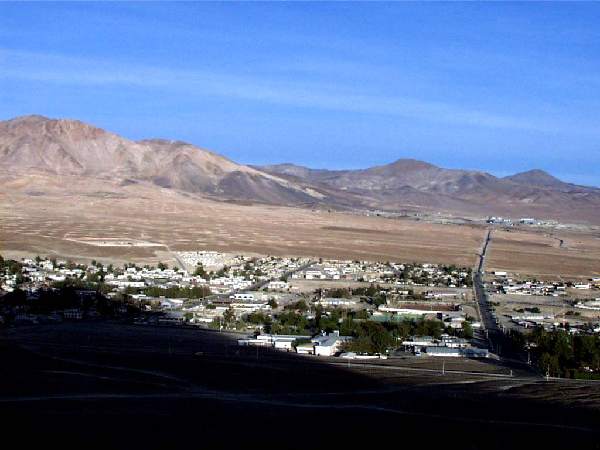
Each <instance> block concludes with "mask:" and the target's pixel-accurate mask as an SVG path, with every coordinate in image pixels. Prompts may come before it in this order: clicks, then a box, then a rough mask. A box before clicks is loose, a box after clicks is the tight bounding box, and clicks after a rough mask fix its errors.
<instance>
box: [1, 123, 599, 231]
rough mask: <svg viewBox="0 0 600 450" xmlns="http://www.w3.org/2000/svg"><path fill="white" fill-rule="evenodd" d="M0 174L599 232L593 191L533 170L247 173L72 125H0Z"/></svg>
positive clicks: (405, 167) (407, 162) (212, 159)
mask: <svg viewBox="0 0 600 450" xmlns="http://www.w3.org/2000/svg"><path fill="white" fill-rule="evenodd" d="M0 164H1V165H2V167H3V168H4V174H5V175H7V176H10V177H11V180H12V181H11V182H12V183H13V184H14V183H15V180H18V179H19V177H26V176H31V175H32V174H38V175H39V176H44V177H48V179H49V180H52V184H53V185H56V186H58V187H60V183H61V180H63V177H65V178H64V179H65V180H66V179H67V178H66V177H74V176H75V177H84V178H86V179H91V178H93V179H95V180H105V181H109V180H110V181H111V182H112V183H114V182H117V183H120V184H121V185H123V186H126V185H131V184H135V183H143V184H146V185H148V186H151V187H154V188H155V189H170V190H174V191H178V192H181V193H184V194H185V193H187V194H194V195H200V196H203V197H207V198H211V199H215V200H224V201H241V202H257V203H267V204H273V205H288V206H301V207H305V206H311V207H314V206H325V207H328V208H341V209H362V210H364V209H381V210H388V211H404V210H418V211H435V212H437V211H441V212H444V213H448V214H456V215H461V214H467V215H477V216H482V215H496V214H501V215H509V216H519V215H527V216H535V217H540V218H545V219H558V220H568V221H574V222H588V223H596V224H598V223H600V189H598V188H590V187H584V186H577V185H574V184H570V183H564V182H562V181H560V180H558V179H557V178H555V177H553V176H551V175H550V174H547V173H546V172H543V171H540V170H532V171H529V172H524V173H521V174H516V175H513V176H509V177H505V178H498V177H495V176H493V175H491V174H489V173H486V172H480V171H472V170H457V169H444V168H441V167H437V166H435V165H432V164H429V163H426V162H423V161H418V160H413V159H399V160H397V161H395V162H393V163H391V164H386V165H381V166H376V167H371V168H367V169H360V170H325V169H309V168H307V167H302V166H296V165H293V164H278V165H273V166H264V167H258V166H254V167H252V166H246V165H242V164H238V163H235V162H234V161H231V160H229V159H227V158H225V157H223V156H221V155H218V154H216V153H213V152H210V151H208V150H205V149H201V148H198V147H196V146H194V145H191V144H188V143H185V142H180V141H171V140H163V139H149V140H142V141H138V142H135V141H131V140H128V139H126V138H123V137H121V136H118V135H116V134H114V133H110V132H108V131H105V130H102V129H100V128H96V127H94V126H91V125H88V124H85V123H83V122H80V121H77V120H54V119H48V118H45V117H42V116H25V117H19V118H16V119H12V120H8V121H4V122H0ZM23 179H25V178H23ZM65 183H66V181H65ZM25 184H27V183H25ZM63 187H64V189H65V192H67V191H68V186H67V185H65V186H63Z"/></svg>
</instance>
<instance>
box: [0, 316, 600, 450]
mask: <svg viewBox="0 0 600 450" xmlns="http://www.w3.org/2000/svg"><path fill="white" fill-rule="evenodd" d="M0 357H1V358H2V362H3V364H2V366H1V369H0V381H1V383H0V420H1V421H2V422H1V423H2V425H3V429H4V430H7V433H5V435H8V433H10V434H11V435H15V436H18V439H19V446H20V447H21V448H41V447H54V446H56V445H57V444H58V448H82V447H85V448H105V449H106V448H110V449H114V448H128V449H137V448H141V449H149V448H151V449H155V448H157V449H165V448H183V447H186V448H209V449H232V448H251V449H254V448H260V449H264V448H277V449H282V450H283V449H307V448H311V449H312V448H314V449H323V448H342V449H364V448H371V447H375V446H377V448H404V447H410V448H413V447H414V448H419V449H434V448H435V449H450V448H452V449H454V448H459V449H461V450H465V449H490V450H491V449H507V448H511V449H513V448H514V449H520V448H530V449H531V448H545V449H546V448H548V449H550V448H590V449H593V448H598V439H599V438H600V430H599V429H598V427H597V424H598V420H599V419H600V416H599V410H598V398H599V386H598V385H597V384H592V383H588V384H586V383H567V382H566V381H565V382H559V381H550V382H546V381H544V380H543V379H541V378H540V377H537V376H532V375H526V374H524V373H519V374H515V375H516V376H514V377H507V376H506V375H505V376H504V377H502V378H498V377H493V376H489V375H486V373H488V372H489V370H491V368H490V369H488V368H486V366H487V365H488V364H490V365H491V364H493V362H481V363H478V364H479V367H480V368H481V369H480V370H482V371H483V372H481V373H480V374H478V373H474V374H472V373H461V372H459V371H457V372H454V371H452V370H448V371H447V372H445V373H444V374H442V373H441V371H438V370H430V371H427V370H425V371H419V370H416V371H415V370H412V371H410V370H408V371H407V370H402V368H399V369H398V370H396V369H394V367H393V366H390V365H387V366H378V365H377V364H374V363H369V364H362V363H356V364H355V363H352V364H348V365H346V363H345V362H340V361H339V359H337V358H318V357H314V358H311V357H302V356H299V355H296V354H295V353H284V352H278V351H269V350H268V349H263V348H261V349H257V348H250V347H247V348H240V347H238V346H237V343H236V341H235V337H234V336H231V335H228V334H226V333H219V332H210V331H201V330H190V329H177V328H160V327H159V328H154V327H143V326H132V325H125V324H116V323H100V322H95V323H79V324H69V323H64V324H56V325H49V326H34V327H22V328H14V329H12V330H8V331H6V332H0ZM438 362H439V360H438ZM392 363H393V361H387V362H386V364H392ZM454 363H456V362H454ZM446 364H447V365H446V368H447V369H448V368H449V367H451V364H453V362H451V361H446ZM459 364H461V363H460V362H459ZM462 364H468V361H467V362H463V363H462ZM501 370H503V371H504V373H506V368H501ZM39 444H43V446H40V445H39Z"/></svg>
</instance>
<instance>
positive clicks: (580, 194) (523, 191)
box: [258, 159, 600, 221]
mask: <svg viewBox="0 0 600 450" xmlns="http://www.w3.org/2000/svg"><path fill="white" fill-rule="evenodd" d="M258 168H260V169H261V170H263V171H265V172H268V173H271V174H274V175H279V176H282V177H288V178H290V179H294V180H296V181H298V182H306V183H313V184H318V185H320V186H329V187H332V188H335V189H339V190H343V191H347V192H351V193H354V194H356V195H368V196H370V197H371V198H372V199H373V200H372V201H371V204H376V205H377V206H378V207H380V208H382V209H403V208H406V207H421V208H425V209H427V208H429V209H436V210H440V211H450V212H452V211H454V212H469V213H475V214H489V215H493V214H506V215H520V214H524V215H538V216H539V217H544V218H569V219H570V220H584V221H587V220H588V218H592V217H593V218H594V219H591V220H597V219H596V216H597V214H596V213H595V212H594V211H593V209H595V208H598V207H600V189H597V188H592V187H585V186H577V185H574V184H570V183H564V182H562V181H560V180H559V179H557V178H555V177H552V176H551V175H549V174H547V173H546V172H543V171H540V170H533V171H529V172H525V173H522V174H516V175H513V176H511V177H505V178H498V177H495V176H493V175H491V174H489V173H485V172H479V171H469V170H457V169H444V168H440V167H437V166H434V165H432V164H429V163H425V162H422V161H417V160H412V159H400V160H398V161H396V162H394V163H391V164H386V165H382V166H376V167H371V168H368V169H359V170H331V171H328V170H315V169H309V168H306V167H301V166H296V165H293V164H279V165H272V166H264V167H258Z"/></svg>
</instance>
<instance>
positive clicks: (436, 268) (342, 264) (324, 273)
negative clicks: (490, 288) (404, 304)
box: [292, 260, 472, 287]
mask: <svg viewBox="0 0 600 450" xmlns="http://www.w3.org/2000/svg"><path fill="white" fill-rule="evenodd" d="M292 278H293V279H305V280H345V281H360V282H368V283H396V284H401V285H427V286H432V287H433V286H449V287H468V286H470V285H471V283H472V280H471V273H470V271H469V269H465V268H462V269H459V268H455V267H447V266H442V265H438V264H399V263H390V262H388V263H381V262H373V261H350V260H348V261H338V260H327V261H320V262H319V263H315V264H313V265H311V266H310V267H307V268H306V269H304V270H301V271H298V272H296V273H295V274H294V275H292Z"/></svg>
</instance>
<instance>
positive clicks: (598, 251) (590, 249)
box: [486, 229, 600, 280]
mask: <svg viewBox="0 0 600 450" xmlns="http://www.w3.org/2000/svg"><path fill="white" fill-rule="evenodd" d="M560 239H562V240H563V244H562V245H560ZM486 270H506V271H509V272H517V273H520V274H530V275H536V276H538V278H540V279H550V280H556V279H557V278H560V277H563V278H566V279H575V278H590V277H592V276H598V275H600V234H598V233H597V232H567V231H564V232H563V231H556V232H552V233H551V234H550V233H548V232H547V231H537V230H533V229H532V230H531V231H527V230H519V231H510V232H508V231H502V230H495V231H494V233H493V234H492V241H491V245H490V247H489V249H488V258H487V261H486Z"/></svg>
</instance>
